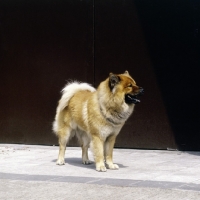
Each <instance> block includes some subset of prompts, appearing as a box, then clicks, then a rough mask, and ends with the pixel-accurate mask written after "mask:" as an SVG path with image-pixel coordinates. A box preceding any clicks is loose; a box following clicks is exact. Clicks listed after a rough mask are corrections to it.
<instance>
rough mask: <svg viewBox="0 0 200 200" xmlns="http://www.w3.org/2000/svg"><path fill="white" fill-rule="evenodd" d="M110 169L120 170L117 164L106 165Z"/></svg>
mask: <svg viewBox="0 0 200 200" xmlns="http://www.w3.org/2000/svg"><path fill="white" fill-rule="evenodd" d="M106 166H107V168H108V169H119V166H118V165H117V164H113V163H112V164H106Z"/></svg>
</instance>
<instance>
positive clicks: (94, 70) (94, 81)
mask: <svg viewBox="0 0 200 200" xmlns="http://www.w3.org/2000/svg"><path fill="white" fill-rule="evenodd" d="M92 3H93V84H94V86H95V87H96V76H95V74H96V69H95V0H93V2H92Z"/></svg>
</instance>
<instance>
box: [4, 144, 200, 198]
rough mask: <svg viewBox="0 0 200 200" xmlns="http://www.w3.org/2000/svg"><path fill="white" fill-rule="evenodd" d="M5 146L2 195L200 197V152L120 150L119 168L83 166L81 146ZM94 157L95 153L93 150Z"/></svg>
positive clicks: (43, 196) (117, 160) (115, 157)
mask: <svg viewBox="0 0 200 200" xmlns="http://www.w3.org/2000/svg"><path fill="white" fill-rule="evenodd" d="M57 155H58V147H55V146H51V147H50V146H31V145H15V144H14V145H13V144H0V199H2V200H4V199H6V200H7V199H15V200H16V199H17V200H21V199H55V200H56V199H78V200H79V199H80V200H81V199H97V200H98V199H102V198H104V199H110V198H111V199H134V200H137V199H141V200H143V199H145V200H147V199H148V200H150V199H156V200H161V199H162V200H168V199H169V200H173V199H174V200H179V199H180V200H193V199H194V200H200V152H179V151H158V150H134V149H115V150H114V161H115V163H117V164H118V165H119V167H120V169H119V170H107V172H97V171H96V170H95V165H94V163H93V164H91V165H82V164H81V149H80V148H76V147H75V148H67V151H66V156H65V157H66V159H65V161H66V164H65V165H64V166H57V165H56V158H57ZM89 156H90V158H91V160H93V157H92V154H91V153H90V154H89Z"/></svg>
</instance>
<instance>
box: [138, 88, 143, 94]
mask: <svg viewBox="0 0 200 200" xmlns="http://www.w3.org/2000/svg"><path fill="white" fill-rule="evenodd" d="M139 94H141V95H142V94H144V89H143V88H142V87H139Z"/></svg>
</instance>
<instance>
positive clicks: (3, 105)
mask: <svg viewBox="0 0 200 200" xmlns="http://www.w3.org/2000/svg"><path fill="white" fill-rule="evenodd" d="M0 13H1V14H0V30H1V33H0V34H1V35H0V36H1V49H0V53H1V57H0V82H1V83H0V93H1V95H0V96H1V97H0V142H4V143H26V144H57V139H56V138H55V136H54V135H53V133H52V131H51V126H52V122H53V120H54V115H55V110H56V106H57V101H58V100H59V98H60V93H59V91H60V90H61V88H62V87H64V84H65V83H66V81H67V80H68V79H76V80H80V81H87V82H90V83H93V71H94V69H93V4H92V1H86V0H83V1H70V0H67V1H59V0H56V1H4V2H2V1H1V6H0Z"/></svg>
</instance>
